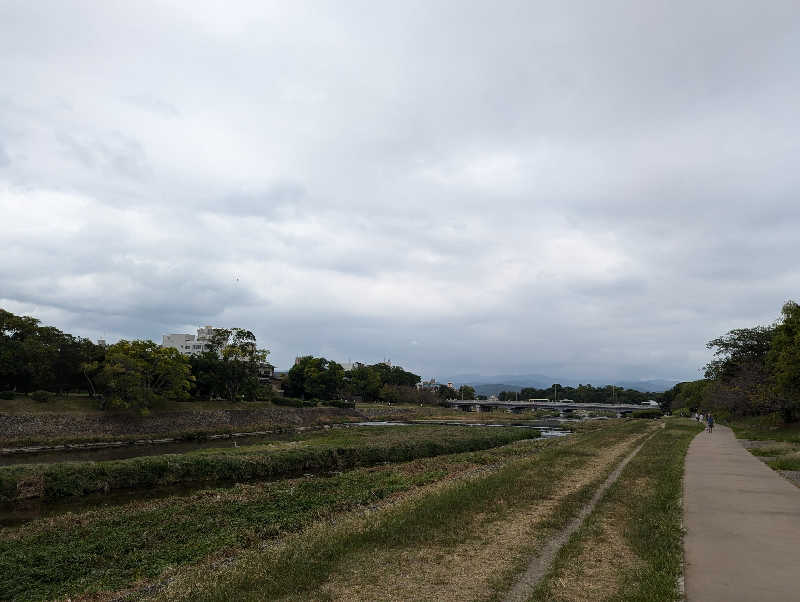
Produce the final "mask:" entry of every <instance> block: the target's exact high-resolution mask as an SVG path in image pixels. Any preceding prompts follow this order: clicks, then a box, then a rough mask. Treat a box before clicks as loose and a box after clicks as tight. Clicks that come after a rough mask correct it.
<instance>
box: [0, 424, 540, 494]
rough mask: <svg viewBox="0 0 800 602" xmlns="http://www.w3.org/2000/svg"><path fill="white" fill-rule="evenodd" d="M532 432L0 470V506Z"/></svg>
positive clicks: (330, 467)
mask: <svg viewBox="0 0 800 602" xmlns="http://www.w3.org/2000/svg"><path fill="white" fill-rule="evenodd" d="M537 436H538V431H535V430H532V429H497V428H482V427H463V428H462V427H442V426H411V427H380V428H375V429H349V428H338V429H333V430H331V431H329V432H326V433H324V434H322V433H318V434H310V435H306V436H304V437H303V438H302V439H300V440H296V441H290V442H281V443H271V444H266V445H252V446H247V447H241V448H237V449H228V450H225V451H220V450H218V449H217V450H204V451H196V452H190V453H185V454H167V455H163V456H146V457H139V458H131V459H128V460H115V461H107V462H75V463H59V464H50V465H43V464H33V465H21V466H8V467H3V468H0V500H2V501H13V500H19V499H26V498H41V499H53V498H62V497H68V496H81V495H87V494H90V493H95V492H106V493H107V492H110V491H115V490H120V489H145V488H150V487H157V486H166V485H177V484H182V485H185V484H190V483H203V482H215V481H216V482H226V481H227V482H248V481H256V480H272V479H277V478H286V477H292V476H299V475H302V474H304V473H320V472H330V471H341V470H348V469H352V468H355V467H359V466H373V465H376V464H380V463H382V462H402V461H407V460H412V459H415V458H422V457H428V456H438V455H442V454H451V453H459V452H465V451H475V450H480V449H487V448H491V447H497V446H499V445H505V444H507V443H510V442H512V441H517V440H520V439H529V438H535V437H537Z"/></svg>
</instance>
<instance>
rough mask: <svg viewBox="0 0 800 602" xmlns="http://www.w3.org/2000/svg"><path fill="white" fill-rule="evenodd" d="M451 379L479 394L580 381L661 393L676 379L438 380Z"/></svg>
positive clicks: (510, 376)
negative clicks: (603, 380) (592, 380)
mask: <svg viewBox="0 0 800 602" xmlns="http://www.w3.org/2000/svg"><path fill="white" fill-rule="evenodd" d="M448 381H452V382H453V383H455V384H456V385H470V386H471V387H474V389H475V392H476V393H478V394H479V395H497V394H498V393H499V392H500V391H519V390H520V389H522V388H523V387H534V388H536V389H546V388H547V387H549V386H550V385H552V384H553V383H558V384H560V385H564V386H570V387H575V386H577V385H579V384H581V383H583V384H592V385H594V386H601V387H602V386H605V385H615V386H617V387H622V388H623V389H634V390H635V391H642V392H644V393H648V392H650V393H661V392H662V391H666V390H667V389H670V388H672V387H673V386H675V385H676V384H677V383H678V382H680V381H677V380H665V379H653V380H618V381H612V382H602V383H601V382H593V383H589V382H587V381H586V380H581V381H578V380H574V379H570V378H557V377H553V376H546V375H544V374H500V375H494V376H482V375H480V374H458V375H456V376H452V377H449V378H447V379H442V380H440V381H439V382H448Z"/></svg>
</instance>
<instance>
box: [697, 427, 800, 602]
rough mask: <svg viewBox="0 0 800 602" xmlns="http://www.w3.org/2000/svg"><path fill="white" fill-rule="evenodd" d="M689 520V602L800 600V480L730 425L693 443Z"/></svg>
mask: <svg viewBox="0 0 800 602" xmlns="http://www.w3.org/2000/svg"><path fill="white" fill-rule="evenodd" d="M684 527H685V529H686V536H685V538H684V552H685V573H684V575H685V588H686V599H687V600H688V601H689V602H716V601H725V602H738V601H742V602H744V601H747V602H767V601H771V600H780V601H786V600H798V601H800V488H798V487H796V486H795V485H793V484H791V483H790V482H788V481H787V480H785V479H784V478H783V477H781V476H780V475H779V474H778V473H776V472H775V471H773V470H772V469H770V468H769V467H768V466H766V465H765V464H764V463H763V462H761V461H760V460H759V459H757V458H756V457H755V456H753V455H752V454H750V453H749V452H748V451H747V450H745V449H744V448H743V447H742V445H741V444H740V443H739V442H738V441H737V440H736V438H735V437H734V435H733V432H732V431H731V430H730V429H729V428H727V427H724V426H719V425H717V426H715V427H714V432H713V433H711V434H709V433H706V432H703V433H700V434H698V435H697V437H695V439H694V440H693V441H692V443H691V445H690V446H689V451H688V454H687V456H686V473H685V481H684Z"/></svg>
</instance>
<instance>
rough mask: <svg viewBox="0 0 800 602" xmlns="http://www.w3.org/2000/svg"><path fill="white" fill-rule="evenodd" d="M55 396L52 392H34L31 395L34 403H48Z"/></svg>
mask: <svg viewBox="0 0 800 602" xmlns="http://www.w3.org/2000/svg"><path fill="white" fill-rule="evenodd" d="M53 397H54V395H53V394H52V393H51V392H50V391H42V390H39V391H34V392H33V393H31V399H33V400H34V401H41V402H46V401H50V400H52V399H53Z"/></svg>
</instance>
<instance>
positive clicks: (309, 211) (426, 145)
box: [0, 0, 800, 382]
mask: <svg viewBox="0 0 800 602" xmlns="http://www.w3.org/2000/svg"><path fill="white" fill-rule="evenodd" d="M799 57H800V4H798V3H797V2H796V1H794V0H793V1H787V2H780V1H777V0H771V1H770V2H766V3H762V2H754V1H752V0H748V1H747V2H738V1H735V0H721V1H719V2H707V1H705V2H704V1H698V0H691V1H682V0H681V1H675V0H670V1H669V2H666V1H664V2H640V1H638V0H635V1H630V2H615V1H610V0H607V1H605V2H596V1H594V0H592V1H587V2H565V1H563V0H558V1H553V2H533V1H531V0H525V1H522V2H502V1H501V2H488V1H486V2H464V1H460V0H459V1H453V2H435V1H432V0H422V1H419V2H416V1H411V0H404V1H403V2H375V1H374V0H369V1H364V2H351V1H342V0H336V1H334V2H322V1H316V2H310V3H304V2H299V1H297V0H292V1H291V2H289V1H284V2H276V3H268V2H264V1H261V0H259V1H256V2H252V3H243V2H224V3H220V2H198V1H197V0H192V1H191V2H189V1H187V2H183V3H181V4H178V3H167V2H164V3H162V2H146V1H144V0H137V1H136V2H128V1H127V0H125V1H119V2H111V1H103V2H98V1H93V2H71V1H64V0H57V1H53V2H45V1H42V0H37V1H36V2H31V1H30V0H22V1H19V2H17V1H10V0H0V215H1V216H2V217H0V224H2V225H0V241H2V242H1V244H2V247H1V248H0V307H4V308H6V309H8V310H10V311H13V312H15V313H23V314H28V315H34V316H36V317H38V318H40V319H41V320H42V321H43V322H45V323H47V324H52V325H55V326H58V327H59V328H61V329H62V330H65V331H67V332H72V333H74V334H78V335H83V336H89V337H92V338H95V339H96V338H98V337H105V338H106V339H109V340H111V341H114V340H116V339H118V338H152V339H154V340H156V341H159V342H160V340H161V335H162V334H163V333H167V332H170V333H171V332H194V329H195V328H197V326H200V325H204V324H212V325H215V326H240V327H245V328H249V329H251V330H253V331H254V332H255V333H256V335H257V336H258V339H259V343H260V344H261V345H262V346H264V347H266V348H268V349H270V350H271V352H272V354H271V360H272V361H273V363H274V364H275V365H276V366H278V367H279V368H285V367H288V366H289V365H290V364H291V362H292V361H293V359H294V357H295V356H296V355H302V354H314V355H324V356H326V357H328V358H332V359H336V360H338V361H347V360H348V359H351V360H360V361H364V362H368V363H372V362H375V361H380V360H382V359H384V358H391V359H392V360H393V362H396V363H399V364H401V365H403V366H405V367H406V368H409V369H412V370H414V371H415V372H418V373H421V374H423V375H424V376H426V377H430V376H439V377H442V376H446V375H452V374H459V373H482V374H487V375H488V374H496V373H504V374H508V373H527V372H538V373H544V374H549V375H555V376H564V377H574V378H580V379H584V380H591V381H592V382H606V381H611V380H612V379H622V378H624V379H650V378H675V379H695V378H698V377H699V372H698V368H699V367H700V366H701V365H702V364H703V363H704V362H705V361H706V360H707V358H708V356H707V351H706V350H705V347H704V344H705V342H706V341H707V340H709V339H710V338H712V337H714V336H717V335H719V334H721V333H723V332H725V331H727V330H729V329H730V328H735V327H740V326H750V325H753V324H756V323H767V322H770V321H772V320H773V319H775V318H776V317H777V315H778V314H779V311H780V307H781V305H782V303H783V302H784V301H785V300H787V299H790V298H794V299H798V298H800V261H799V260H798V250H800V249H799V247H800V194H798V193H799V192H800V109H798V108H799V107H800V69H799V68H798V58H799Z"/></svg>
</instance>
